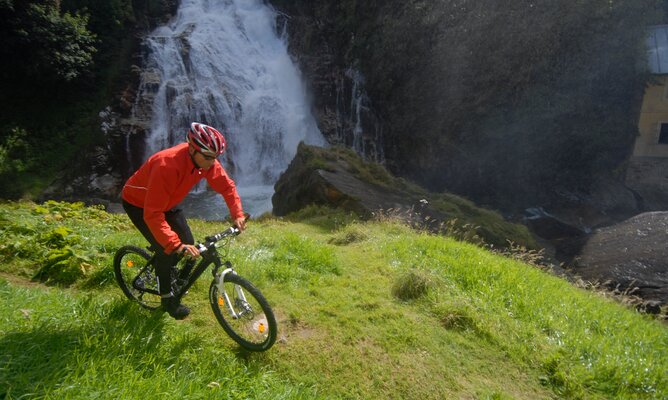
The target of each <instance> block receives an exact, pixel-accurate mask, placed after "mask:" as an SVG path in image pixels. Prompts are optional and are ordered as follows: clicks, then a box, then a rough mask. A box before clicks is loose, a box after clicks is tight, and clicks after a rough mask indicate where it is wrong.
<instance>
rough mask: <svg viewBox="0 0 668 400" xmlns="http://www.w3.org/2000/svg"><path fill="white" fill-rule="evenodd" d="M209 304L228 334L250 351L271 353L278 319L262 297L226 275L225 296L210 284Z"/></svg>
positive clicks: (244, 282)
mask: <svg viewBox="0 0 668 400" xmlns="http://www.w3.org/2000/svg"><path fill="white" fill-rule="evenodd" d="M209 301H210V303H211V308H212V309H213V313H214V314H215V315H216V319H218V322H219V323H220V325H221V326H222V327H223V329H224V330H225V332H227V334H228V335H230V337H231V338H232V339H234V341H236V342H237V343H239V344H240V345H241V347H243V348H245V349H247V350H250V351H265V350H268V349H269V348H270V347H271V346H272V345H273V344H274V342H275V341H276V333H277V326H276V318H275V317H274V313H273V311H272V310H271V307H269V303H268V302H267V300H266V299H265V298H264V296H263V295H262V293H260V291H259V290H258V289H257V288H256V287H255V286H253V284H251V283H250V282H249V281H247V280H246V279H244V278H242V277H240V276H239V275H236V274H227V275H225V281H224V282H223V292H221V291H220V290H219V288H218V282H217V279H214V280H213V282H211V287H210V288H209Z"/></svg>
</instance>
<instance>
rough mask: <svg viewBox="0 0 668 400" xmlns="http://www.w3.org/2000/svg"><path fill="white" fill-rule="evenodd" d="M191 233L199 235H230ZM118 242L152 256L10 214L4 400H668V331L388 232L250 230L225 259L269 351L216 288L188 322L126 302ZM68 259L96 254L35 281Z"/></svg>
mask: <svg viewBox="0 0 668 400" xmlns="http://www.w3.org/2000/svg"><path fill="white" fill-rule="evenodd" d="M191 225H192V228H193V231H194V233H195V236H196V237H198V238H201V237H203V236H205V235H207V234H210V233H213V232H217V231H219V230H222V229H224V228H225V225H224V224H221V223H210V222H203V221H198V220H194V221H192V223H191ZM21 227H24V228H25V229H22V228H21ZM61 227H67V228H68V229H69V230H70V231H71V233H69V234H68V235H65V236H64V237H55V238H54V235H53V232H54V231H57V230H58V228H61ZM61 232H62V231H61ZM31 239H32V240H31ZM59 240H60V241H59ZM123 244H136V245H143V240H142V239H141V237H140V236H139V234H138V233H135V231H134V230H133V229H132V227H131V225H130V224H129V222H128V220H127V218H125V217H124V216H111V215H108V214H106V213H104V212H102V211H101V210H97V209H87V208H83V207H80V206H73V205H67V204H63V203H51V204H46V205H43V206H36V205H35V204H32V203H5V204H0V304H2V305H3V307H1V308H0V398H3V397H4V398H6V399H18V398H49V399H61V398H73V399H88V398H109V399H112V398H113V399H117V398H123V399H125V398H146V397H147V394H150V397H166V398H175V399H176V398H179V399H180V398H188V399H199V398H203V399H208V398H216V399H218V398H235V399H236V398H238V399H242V398H243V399H247V398H250V399H280V398H285V399H313V398H318V399H320V398H322V399H350V398H364V399H375V398H378V399H381V398H382V399H448V398H453V399H458V398H467V399H552V398H569V399H570V398H573V399H577V398H582V399H615V398H618V399H660V398H668V377H667V376H668V374H667V373H666V372H667V371H668V328H667V327H666V325H665V324H664V323H662V322H660V321H657V320H653V319H651V318H650V317H648V316H644V315H640V314H638V313H636V312H634V311H633V310H631V309H629V308H627V307H625V306H624V305H622V304H619V303H617V302H615V301H613V300H610V299H608V298H605V297H603V296H601V295H600V294H597V293H594V292H588V291H585V290H583V289H580V288H577V287H574V286H572V285H571V284H569V283H568V282H566V281H564V280H561V279H559V278H556V277H554V276H551V275H548V274H547V273H545V272H543V271H541V270H539V269H537V268H535V267H531V266H528V265H526V264H522V263H520V262H518V261H515V260H511V259H509V258H504V257H501V256H499V255H495V254H492V253H489V252H488V251H486V250H484V249H481V248H479V247H476V246H474V245H471V244H466V243H462V242H457V241H455V240H452V239H449V238H445V237H436V236H432V235H428V234H424V233H419V232H415V231H413V230H411V229H409V228H407V227H405V226H402V225H400V224H397V223H394V222H392V221H381V222H359V221H356V220H355V219H354V218H352V217H351V216H349V215H346V214H344V213H340V212H328V211H324V210H320V211H319V212H318V211H317V210H310V211H309V212H308V213H304V214H303V215H301V219H297V218H289V219H274V218H264V219H261V220H257V221H253V222H251V223H250V225H249V229H248V230H247V231H246V232H245V233H244V234H243V235H241V236H239V237H238V238H237V239H236V240H235V241H234V243H233V244H232V246H231V247H230V251H229V254H228V255H229V258H230V259H231V260H232V262H234V263H235V265H236V266H237V271H238V272H239V273H240V274H241V275H243V276H246V277H247V278H249V279H250V280H251V281H252V282H254V283H255V284H256V286H258V287H259V288H260V289H261V290H262V292H263V293H264V294H265V295H266V297H267V298H268V299H269V300H270V303H271V304H272V306H273V308H274V309H275V312H276V314H277V319H278V323H279V337H278V340H277V342H276V344H275V346H274V347H273V348H272V349H271V350H269V351H268V352H266V353H262V354H249V353H245V352H243V351H241V350H240V349H239V348H238V347H237V346H236V345H235V343H234V342H233V341H232V340H231V339H229V338H228V337H227V336H226V335H225V333H224V332H223V330H222V329H221V328H220V327H219V326H218V325H217V322H216V321H215V318H214V317H213V315H212V313H211V311H210V309H209V305H208V300H207V294H206V291H207V289H208V283H209V282H207V281H208V276H207V275H204V276H203V279H201V280H200V282H198V283H197V284H196V285H195V286H194V287H193V289H192V290H191V291H190V294H189V295H188V296H187V297H186V299H185V302H186V304H188V305H190V306H191V307H192V309H193V312H192V314H191V316H190V317H189V318H188V319H187V320H185V321H174V320H172V319H170V318H169V317H168V316H166V315H165V314H162V313H160V312H148V311H144V310H142V309H140V308H139V307H138V306H137V305H135V304H132V303H130V302H129V301H127V300H125V299H124V298H123V297H122V295H121V293H120V290H119V289H118V288H117V287H116V286H115V284H114V282H113V274H112V273H111V272H110V271H111V265H110V264H111V258H112V257H113V252H114V251H115V249H116V248H118V247H120V246H121V245H123ZM59 246H60V247H59ZM68 246H69V248H72V249H74V253H77V252H78V253H85V251H89V253H87V254H86V255H85V259H84V258H76V257H75V256H72V258H71V259H70V261H71V264H76V263H83V264H87V265H89V266H88V267H86V268H84V272H82V273H81V275H79V276H78V277H77V279H76V280H75V281H74V283H73V284H72V285H70V286H69V287H62V286H45V285H44V284H42V283H38V282H35V281H30V280H29V278H31V277H32V276H34V275H35V274H36V272H37V271H39V270H40V269H41V268H43V266H44V265H43V262H44V260H45V258H44V257H45V255H46V254H48V253H49V251H53V249H58V248H63V247H68ZM25 247H27V248H28V249H29V251H24V252H21V251H20V250H21V249H23V248H25ZM84 250H85V251H84ZM72 260H73V261H72ZM56 281H57V280H53V281H51V282H53V283H56Z"/></svg>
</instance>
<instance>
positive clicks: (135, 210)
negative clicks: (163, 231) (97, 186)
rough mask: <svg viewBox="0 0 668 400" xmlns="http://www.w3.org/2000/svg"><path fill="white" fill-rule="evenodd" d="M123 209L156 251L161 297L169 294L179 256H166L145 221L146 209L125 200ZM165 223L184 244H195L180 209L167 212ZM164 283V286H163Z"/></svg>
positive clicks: (156, 266)
mask: <svg viewBox="0 0 668 400" xmlns="http://www.w3.org/2000/svg"><path fill="white" fill-rule="evenodd" d="M123 209H124V210H125V212H126V213H127V214H128V217H130V221H132V223H133V224H134V225H135V226H136V227H137V229H139V232H141V234H142V235H144V237H145V238H146V240H148V242H149V243H150V244H151V247H152V248H153V250H154V251H155V271H156V273H157V275H158V287H159V290H160V294H161V295H166V294H169V293H170V292H171V291H172V289H171V282H172V267H173V266H174V265H176V263H177V262H178V255H177V254H176V253H172V254H165V251H164V248H163V247H162V246H161V245H160V244H159V243H158V241H157V240H155V237H154V236H153V234H152V233H151V230H150V229H149V228H148V225H146V222H145V221H144V209H143V208H140V207H137V206H133V205H132V204H130V203H128V202H126V201H125V200H123ZM165 221H167V223H168V224H169V226H170V227H171V228H172V230H173V231H174V232H176V234H177V235H179V239H181V242H182V243H185V244H195V239H194V238H193V234H192V232H191V231H190V226H188V221H186V217H185V215H183V211H182V210H181V209H179V208H173V209H171V210H169V211H165ZM163 283H164V284H163Z"/></svg>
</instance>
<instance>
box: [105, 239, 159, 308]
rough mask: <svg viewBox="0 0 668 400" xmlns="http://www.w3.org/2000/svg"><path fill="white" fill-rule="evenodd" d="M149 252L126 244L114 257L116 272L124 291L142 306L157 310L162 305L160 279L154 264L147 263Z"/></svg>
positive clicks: (117, 279)
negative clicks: (159, 293)
mask: <svg viewBox="0 0 668 400" xmlns="http://www.w3.org/2000/svg"><path fill="white" fill-rule="evenodd" d="M149 259H150V256H149V254H148V253H147V252H146V251H145V250H144V249H141V248H139V247H135V246H125V247H122V248H120V249H119V250H118V251H117V252H116V256H115V257H114V274H115V275H116V281H117V282H118V285H119V286H120V287H121V290H122V291H123V293H124V294H125V295H126V296H127V297H128V298H129V299H130V300H133V301H136V302H138V303H139V304H140V305H141V306H142V307H145V308H148V309H149V310H155V309H156V308H158V307H159V306H160V295H158V280H157V279H156V275H155V270H154V268H153V266H152V265H148V266H147V265H146V264H147V262H148V260H149Z"/></svg>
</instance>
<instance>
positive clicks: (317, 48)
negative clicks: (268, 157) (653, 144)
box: [271, 0, 651, 212]
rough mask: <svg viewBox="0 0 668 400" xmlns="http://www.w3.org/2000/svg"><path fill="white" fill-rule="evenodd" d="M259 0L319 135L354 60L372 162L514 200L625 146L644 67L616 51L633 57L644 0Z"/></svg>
mask: <svg viewBox="0 0 668 400" xmlns="http://www.w3.org/2000/svg"><path fill="white" fill-rule="evenodd" d="M643 1H644V0H643ZM271 3H272V5H273V6H274V7H276V8H277V9H278V10H280V12H281V13H282V14H283V15H284V16H285V17H284V20H285V21H287V22H286V25H287V29H288V33H289V41H290V51H291V54H293V55H294V57H295V59H296V60H297V61H298V62H299V64H300V67H301V69H302V71H303V72H304V75H305V76H306V79H307V81H309V82H310V84H311V85H312V86H311V88H312V92H313V95H314V108H315V113H316V116H317V118H318V123H319V126H320V127H321V129H322V131H323V133H325V135H326V136H327V137H328V139H330V142H331V143H343V142H341V141H335V140H331V139H333V138H336V136H337V135H336V134H334V133H333V132H335V131H336V129H335V127H336V122H335V121H336V119H337V115H336V112H335V110H336V109H337V108H336V103H337V93H339V92H341V91H340V88H341V87H345V86H346V85H349V84H350V79H348V80H347V81H346V71H347V69H348V68H349V67H354V68H355V69H356V70H358V71H360V72H361V73H362V74H363V75H364V77H365V78H366V82H365V89H366V91H367V92H368V95H369V99H370V104H372V105H373V114H374V115H375V116H377V119H378V120H379V121H382V137H383V143H382V144H378V145H380V146H382V148H383V154H384V160H385V161H384V164H385V165H386V166H387V167H388V169H390V171H392V173H394V174H395V175H397V176H402V177H405V178H407V179H410V180H411V181H414V182H417V183H418V184H420V185H422V186H423V187H426V188H428V189H430V190H433V191H443V190H445V191H448V192H452V193H457V194H460V195H463V196H465V197H467V198H471V199H473V200H474V201H476V202H477V203H479V204H490V205H492V206H493V207H494V208H497V209H502V210H507V211H514V212H516V211H518V210H521V209H524V208H526V207H529V206H533V205H536V204H540V205H545V203H546V202H548V201H550V200H551V198H552V196H553V193H552V191H553V189H554V188H556V187H560V188H564V189H565V190H568V191H574V190H584V191H587V190H589V189H590V188H591V185H592V182H593V181H595V180H596V178H598V177H599V176H600V175H611V174H610V171H612V170H614V169H617V167H618V166H619V165H620V164H621V163H623V162H624V161H625V159H626V157H627V156H628V154H629V152H630V151H631V148H632V144H633V140H634V136H633V132H635V129H636V128H635V124H636V123H637V115H638V108H639V104H640V103H639V101H640V99H641V97H642V87H643V81H642V80H643V79H644V77H643V76H640V75H639V74H638V73H637V71H634V70H633V68H627V67H626V66H625V63H624V62H622V61H621V58H623V59H625V60H631V59H636V58H637V59H638V60H640V59H641V58H642V57H645V54H644V52H641V51H637V48H638V44H639V43H641V42H642V40H643V38H644V35H645V33H644V31H643V30H642V29H636V28H634V27H641V26H644V25H643V24H644V21H649V20H650V15H649V14H651V12H649V11H648V10H649V9H650V8H651V7H648V8H647V7H646V6H645V5H644V4H641V3H634V4H631V3H626V4H625V5H621V3H620V4H617V3H615V7H612V8H611V7H604V6H602V5H594V4H593V3H588V6H587V7H582V8H580V7H569V6H568V3H567V2H566V1H564V0H558V1H555V2H552V3H550V4H549V5H546V6H545V7H533V5H531V4H528V3H526V2H516V3H512V4H510V3H508V4H505V3H504V4H501V3H498V2H495V1H492V0H484V1H478V2H466V3H465V4H464V3H461V2H452V1H443V2H424V1H417V0H416V1H413V0H408V1H398V0H388V1H384V2H378V1H366V2H348V1H343V2H335V1H331V0H315V1H305V0H290V1H286V0H272V1H271ZM590 6H591V8H588V7H590ZM594 9H596V11H594ZM585 10H586V11H585ZM643 10H645V11H643ZM599 12H600V13H603V14H605V15H606V18H605V19H597V18H595V17H593V16H594V15H598V13H599ZM631 15H633V18H635V19H633V18H630V16H631ZM500 21H503V23H500ZM554 21H559V22H558V23H553V22H554ZM613 43H616V44H614V45H613ZM629 65H630V64H629ZM600 71H607V72H606V74H605V77H604V78H603V77H602V74H601V73H600ZM342 82H343V84H342ZM346 82H348V83H346ZM576 99H577V100H576ZM344 103H348V101H347V100H346V101H345V102H344ZM594 121H606V124H604V125H605V127H603V126H602V125H601V124H599V123H597V122H594ZM364 129H365V132H372V130H370V129H367V128H364ZM603 138H605V139H603ZM557 171H558V172H557ZM618 178H619V177H618ZM611 199H612V200H613V201H614V200H616V199H615V198H611Z"/></svg>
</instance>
